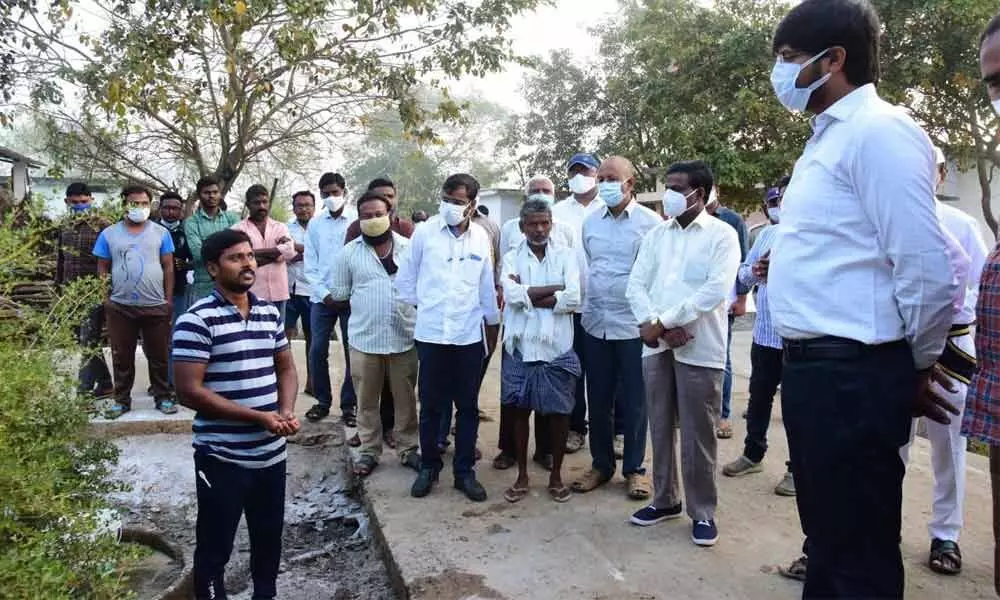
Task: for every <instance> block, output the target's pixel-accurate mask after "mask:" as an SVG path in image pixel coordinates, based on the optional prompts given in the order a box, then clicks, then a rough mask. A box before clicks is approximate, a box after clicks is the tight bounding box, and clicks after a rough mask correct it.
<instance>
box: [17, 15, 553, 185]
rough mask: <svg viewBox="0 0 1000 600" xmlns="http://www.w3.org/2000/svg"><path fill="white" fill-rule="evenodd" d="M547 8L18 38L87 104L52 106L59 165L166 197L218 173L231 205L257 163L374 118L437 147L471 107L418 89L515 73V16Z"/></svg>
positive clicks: (165, 21)
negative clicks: (94, 170) (32, 41)
mask: <svg viewBox="0 0 1000 600" xmlns="http://www.w3.org/2000/svg"><path fill="white" fill-rule="evenodd" d="M538 2H539V0H490V1H488V2H479V1H471V0H379V1H374V0H361V1H355V0H235V1H234V0H180V1H176V2H160V1H153V0H150V1H148V2H143V3H136V2H131V1H129V0H89V1H88V5H94V6H96V8H97V10H98V11H100V12H101V14H105V15H107V18H108V19H109V21H110V22H109V25H108V27H107V29H106V30H104V31H103V32H101V33H100V34H96V35H90V34H84V35H80V36H79V37H78V39H77V40H70V41H68V42H67V41H66V40H64V39H61V38H59V37H58V36H57V35H54V34H52V32H50V31H48V30H45V28H41V29H42V30H39V28H37V27H35V26H34V24H33V23H31V22H28V23H18V24H17V26H18V28H19V30H21V31H23V32H25V33H26V34H30V35H34V36H37V37H39V38H40V39H43V40H45V41H46V42H47V43H49V44H51V50H52V51H51V52H43V53H41V56H30V55H29V56H24V57H23V58H24V59H25V61H27V62H29V63H30V64H32V65H33V67H34V71H33V72H34V73H35V74H36V77H37V80H36V81H37V84H36V88H38V89H41V88H43V87H45V86H46V85H47V84H48V83H47V82H50V81H53V80H55V81H64V82H66V83H69V84H71V85H72V86H73V87H72V88H71V89H74V90H75V91H76V92H78V94H79V101H74V102H73V103H71V104H72V106H67V104H69V103H64V104H62V105H58V104H55V103H42V102H39V104H40V105H45V107H46V109H47V110H48V111H49V112H50V114H51V117H52V119H51V120H52V123H53V129H52V132H53V135H52V136H51V141H52V143H51V144H50V146H51V148H50V150H51V152H52V153H53V154H58V155H59V156H60V158H61V159H62V160H64V161H66V162H67V163H69V164H74V163H75V162H84V163H87V164H93V165H96V166H97V167H99V168H100V170H102V171H103V172H106V173H111V174H117V175H120V176H130V177H133V178H139V179H141V180H142V181H143V182H144V183H146V184H147V185H149V186H150V187H153V188H155V189H158V190H164V189H168V188H170V187H176V186H175V185H174V184H175V183H176V182H174V181H169V179H170V177H173V176H174V174H176V173H177V172H178V171H185V172H188V171H189V172H190V173H191V174H192V176H200V175H206V174H210V173H214V174H215V175H217V176H219V177H221V178H222V179H223V181H224V185H223V188H224V189H223V191H224V192H225V191H228V189H229V187H230V186H231V185H232V182H233V181H234V180H235V179H236V178H237V177H239V176H240V174H241V173H242V171H243V169H244V168H245V166H246V165H247V164H248V163H250V162H253V161H256V160H259V159H260V158H262V157H266V156H268V155H270V154H271V153H274V152H279V151H282V150H289V149H291V150H294V149H295V148H296V147H301V146H304V145H312V144H318V142H319V141H320V140H327V139H334V140H336V139H338V138H340V137H341V136H342V135H343V134H347V133H353V132H357V131H359V130H360V129H362V128H363V119H364V118H365V116H366V115H369V114H372V113H373V112H379V111H385V110H391V111H392V112H394V113H395V115H396V116H397V118H398V119H399V121H400V122H401V123H402V125H403V128H404V130H405V131H406V132H407V133H408V134H409V135H411V136H413V137H414V139H416V140H418V141H420V142H433V141H436V140H437V136H436V132H435V130H434V129H432V128H431V127H429V125H428V123H430V122H433V121H435V120H440V121H444V122H450V121H455V120H456V119H458V118H459V117H460V116H461V107H460V106H459V105H458V103H456V102H455V101H453V100H452V99H450V98H449V97H448V95H447V93H442V94H441V95H440V98H439V101H438V102H436V103H435V104H433V105H430V106H428V105H426V104H425V103H422V102H420V101H418V98H417V91H418V83H419V84H421V85H427V84H429V85H431V86H432V87H435V88H439V89H441V90H444V89H445V88H444V86H445V84H446V81H447V80H448V79H453V78H458V77H462V76H465V75H476V76H478V75H483V74H485V73H488V72H492V71H497V70H499V69H500V68H501V67H502V66H503V65H504V64H505V63H506V62H507V61H508V60H510V59H511V58H512V57H513V53H512V51H511V48H510V42H509V40H508V39H507V36H506V31H507V28H508V22H509V20H510V18H511V17H512V16H514V15H516V14H518V13H520V12H522V11H524V10H529V9H531V8H533V7H534V6H535V5H536V4H537V3H538ZM73 24H74V25H75V24H76V22H75V21H74V22H73ZM77 107H78V110H76V108H77ZM187 183H190V182H187Z"/></svg>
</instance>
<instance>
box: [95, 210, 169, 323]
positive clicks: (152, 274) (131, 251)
mask: <svg viewBox="0 0 1000 600" xmlns="http://www.w3.org/2000/svg"><path fill="white" fill-rule="evenodd" d="M173 251H174V241H173V239H172V238H171V237H170V232H169V231H167V229H166V228H165V227H163V226H161V225H158V224H156V223H153V222H152V221H147V222H146V226H145V227H144V228H143V230H142V231H140V232H139V233H134V234H133V233H129V231H128V229H127V228H126V227H125V223H124V222H122V221H119V222H117V223H115V224H114V225H112V226H111V227H108V228H107V229H105V230H104V231H102V232H101V235H99V236H98V237H97V243H96V244H94V256H96V257H97V258H103V259H104V260H110V261H111V301H112V302H117V303H118V304H125V305H128V306H161V305H163V304H166V303H167V300H166V297H165V295H164V290H163V266H162V265H160V257H162V256H163V255H164V254H172V253H173Z"/></svg>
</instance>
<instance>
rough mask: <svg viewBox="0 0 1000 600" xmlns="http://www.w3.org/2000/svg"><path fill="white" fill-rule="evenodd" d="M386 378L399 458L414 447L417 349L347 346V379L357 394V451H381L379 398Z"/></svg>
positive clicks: (415, 445)
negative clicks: (372, 351) (371, 351)
mask: <svg viewBox="0 0 1000 600" xmlns="http://www.w3.org/2000/svg"><path fill="white" fill-rule="evenodd" d="M386 377H388V379H389V389H391V390H392V397H393V401H394V404H395V406H394V408H395V417H396V425H395V434H396V452H397V453H398V455H399V458H400V459H402V458H403V457H404V456H405V455H406V454H407V453H409V452H411V451H416V449H417V394H416V385H417V349H416V348H411V349H410V350H408V351H406V352H403V353H401V354H365V353H364V352H359V351H358V350H355V349H354V348H351V381H352V383H354V391H355V393H356V394H357V396H358V437H359V438H360V439H361V454H363V455H365V454H366V455H369V456H373V457H375V458H378V457H379V456H381V455H382V419H381V417H380V416H379V400H380V399H381V396H382V384H383V383H384V382H385V379H386Z"/></svg>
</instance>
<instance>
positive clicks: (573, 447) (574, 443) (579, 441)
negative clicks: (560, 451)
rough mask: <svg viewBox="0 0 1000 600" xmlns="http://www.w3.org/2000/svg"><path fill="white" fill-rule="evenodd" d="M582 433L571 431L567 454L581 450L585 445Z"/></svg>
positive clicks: (567, 439)
mask: <svg viewBox="0 0 1000 600" xmlns="http://www.w3.org/2000/svg"><path fill="white" fill-rule="evenodd" d="M586 441H587V440H586V439H584V437H583V434H582V433H578V432H576V431H571V432H569V436H568V437H567V438H566V454H573V453H574V452H579V451H580V450H582V449H583V445H584V444H585V443H586Z"/></svg>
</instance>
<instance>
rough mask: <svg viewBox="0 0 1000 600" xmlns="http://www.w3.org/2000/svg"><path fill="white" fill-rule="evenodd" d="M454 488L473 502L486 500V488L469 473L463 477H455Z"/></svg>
mask: <svg viewBox="0 0 1000 600" xmlns="http://www.w3.org/2000/svg"><path fill="white" fill-rule="evenodd" d="M455 489H456V490H459V491H460V492H462V493H463V494H465V497H466V498H468V499H469V500H472V501H473V502H485V501H486V489H485V488H484V487H483V485H482V484H481V483H479V481H477V480H476V476H475V475H469V476H468V477H466V478H464V479H456V480H455Z"/></svg>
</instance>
